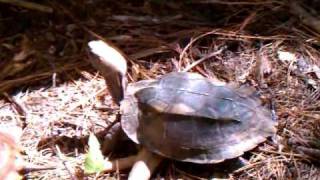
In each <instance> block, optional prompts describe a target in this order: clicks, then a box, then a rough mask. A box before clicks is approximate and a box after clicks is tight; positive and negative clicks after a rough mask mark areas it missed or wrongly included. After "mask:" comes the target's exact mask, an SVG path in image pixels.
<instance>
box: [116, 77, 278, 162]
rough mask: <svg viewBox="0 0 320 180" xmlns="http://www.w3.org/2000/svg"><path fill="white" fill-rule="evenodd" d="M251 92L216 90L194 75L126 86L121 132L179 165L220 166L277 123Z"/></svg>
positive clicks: (253, 144) (254, 143) (258, 140)
mask: <svg viewBox="0 0 320 180" xmlns="http://www.w3.org/2000/svg"><path fill="white" fill-rule="evenodd" d="M253 92H254V91H252V89H250V88H235V87H233V86H228V85H226V86H217V85H215V84H214V83H212V82H211V81H210V80H208V79H207V78H204V77H202V76H201V75H198V74H195V73H186V72H176V73H169V74H167V75H164V76H162V77H161V78H159V79H157V80H153V81H140V82H138V83H134V84H131V85H129V87H128V90H127V94H126V96H125V99H124V100H123V101H122V103H121V111H122V120H121V123H122V128H123V130H124V131H125V133H126V134H127V135H128V136H129V138H131V139H132V140H133V141H134V142H136V143H138V144H142V145H143V146H144V147H146V148H147V149H148V150H150V151H152V152H154V153H157V154H159V155H162V156H165V157H168V158H172V159H175V160H179V161H187V162H194V163H219V162H221V161H224V160H226V159H232V158H235V157H238V156H241V155H242V154H243V153H244V152H246V151H248V150H251V149H253V148H254V147H256V146H257V145H258V144H259V143H261V142H263V141H265V140H266V137H268V136H272V135H273V134H274V133H275V131H276V129H275V125H276V122H275V121H273V120H272V118H271V112H270V111H269V110H268V109H266V108H265V107H263V106H262V104H261V101H260V100H259V98H257V97H256V96H255V95H253V94H254V93H253Z"/></svg>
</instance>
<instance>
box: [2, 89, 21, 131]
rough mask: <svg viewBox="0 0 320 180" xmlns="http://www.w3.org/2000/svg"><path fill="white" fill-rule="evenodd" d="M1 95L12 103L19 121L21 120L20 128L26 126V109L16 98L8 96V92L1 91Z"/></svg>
mask: <svg viewBox="0 0 320 180" xmlns="http://www.w3.org/2000/svg"><path fill="white" fill-rule="evenodd" d="M3 96H4V97H5V98H6V99H7V100H8V101H9V102H10V103H11V104H12V105H13V108H14V110H15V111H16V113H18V114H19V116H18V117H19V118H20V121H21V122H22V129H24V128H25V127H26V126H27V123H26V118H27V111H26V110H25V109H26V108H25V107H24V106H23V105H22V104H21V103H20V102H18V101H17V100H15V99H14V98H12V97H11V96H9V94H8V93H3Z"/></svg>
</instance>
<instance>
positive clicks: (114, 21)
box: [0, 0, 320, 179]
mask: <svg viewBox="0 0 320 180" xmlns="http://www.w3.org/2000/svg"><path fill="white" fill-rule="evenodd" d="M44 2H47V3H43V4H42V6H41V7H38V6H36V7H35V6H28V7H21V6H20V5H13V4H8V3H2V2H1V1H0V94H1V96H0V127H1V128H0V139H1V140H2V142H7V141H4V140H3V139H4V137H2V136H3V133H1V132H6V134H9V136H12V137H13V138H14V139H15V141H16V143H17V144H16V147H19V151H20V157H21V159H22V160H23V162H24V165H23V169H24V170H25V172H24V174H23V177H26V178H30V179H81V178H84V179H86V178H89V179H91V178H96V177H95V176H94V175H92V176H86V177H80V176H81V174H82V173H81V171H82V168H83V162H84V156H85V152H86V151H87V141H88V135H89V133H90V132H93V133H95V134H96V135H97V136H98V138H99V139H100V140H103V137H104V135H105V134H106V133H107V132H106V131H107V129H108V127H109V126H110V124H112V122H113V121H114V120H115V115H116V112H117V111H118V108H117V106H116V105H114V104H113V103H112V101H111V97H110V96H109V94H108V92H107V91H106V87H105V82H104V80H103V78H102V77H101V76H100V75H99V73H98V72H97V71H96V70H95V69H94V68H92V67H91V65H90V63H89V62H88V61H87V60H88V47H87V43H88V41H90V40H94V39H107V40H109V41H112V42H113V43H114V44H115V45H116V46H117V47H118V48H119V49H121V50H122V51H123V52H124V53H126V54H127V55H128V57H129V58H130V62H129V76H128V77H129V80H130V82H136V81H139V80H141V79H151V78H156V77H158V76H160V75H163V74H166V73H168V72H172V71H180V70H186V69H188V70H189V71H190V72H197V73H200V74H202V75H203V76H205V77H208V78H210V79H214V78H217V79H219V80H221V81H225V82H237V83H239V84H244V83H246V84H250V85H251V86H253V87H255V88H256V89H257V90H259V92H260V93H261V95H262V98H263V99H264V100H266V101H268V102H270V104H271V107H272V109H273V110H274V111H275V115H276V117H277V121H278V126H277V129H278V131H277V136H276V137H273V138H270V139H268V140H267V141H266V142H265V143H262V144H260V145H259V146H258V147H257V148H255V149H253V150H252V151H250V152H248V153H246V154H245V156H244V158H245V159H247V160H248V161H249V164H248V165H246V166H244V167H242V168H240V169H237V170H235V171H233V172H230V173H227V175H228V178H229V179H320V165H319V159H320V14H317V13H316V12H320V11H319V10H320V5H319V3H317V1H306V2H307V3H304V2H303V1H294V2H293V1H292V2H291V1H290V2H291V4H290V3H288V2H286V1H276V0H265V1H216V0H214V1H187V2H183V1H165V0H163V1H157V0H145V1H140V0H139V1H125V0H119V1H109V0H79V1H44ZM198 60H200V61H199V63H198V64H196V65H193V64H192V63H193V62H196V61H198ZM0 145H1V144H0ZM128 146H129V147H131V146H132V143H130V142H128V143H126V144H124V145H123V147H122V148H119V149H117V150H115V151H114V152H112V153H111V154H107V155H106V157H110V158H112V157H121V156H124V155H127V154H133V153H134V152H133V151H132V150H131V149H132V148H127V147H128ZM128 149H129V150H128ZM1 150H2V149H1V148H0V154H1ZM12 162H14V161H13V160H12V159H11V160H8V161H7V165H6V166H8V167H9V165H8V163H9V164H11V165H12ZM222 164H223V163H222ZM219 166H221V165H208V166H200V165H195V164H187V163H178V162H174V161H171V160H166V161H165V162H164V163H162V164H161V166H160V167H159V168H158V169H157V171H156V172H155V174H154V176H153V177H154V178H161V177H163V178H165V179H179V178H180V179H208V178H213V177H214V174H215V173H214V172H216V171H219V168H216V167H219ZM0 167H1V159H0ZM10 167H12V166H10ZM42 168H43V169H42ZM9 169H10V168H9ZM220 169H221V167H220ZM2 173H3V172H2ZM0 174H1V173H0ZM127 174H128V171H120V172H114V173H106V174H100V175H99V177H98V179H100V178H101V179H102V178H110V179H126V177H127Z"/></svg>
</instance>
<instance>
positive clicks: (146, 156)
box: [104, 148, 163, 180]
mask: <svg viewBox="0 0 320 180" xmlns="http://www.w3.org/2000/svg"><path fill="white" fill-rule="evenodd" d="M162 159H163V158H162V157H160V156H158V155H156V154H153V153H151V152H150V151H148V150H146V149H145V148H142V149H141V150H140V152H139V153H138V154H137V155H134V156H129V157H126V158H121V159H117V160H113V161H107V162H106V164H107V166H106V168H105V169H104V172H112V171H116V170H123V169H127V168H129V167H131V166H132V169H131V171H130V174H129V178H128V179H129V180H148V179H149V178H150V177H151V175H152V174H153V172H154V170H155V169H156V167H157V166H158V165H159V164H160V162H161V160H162Z"/></svg>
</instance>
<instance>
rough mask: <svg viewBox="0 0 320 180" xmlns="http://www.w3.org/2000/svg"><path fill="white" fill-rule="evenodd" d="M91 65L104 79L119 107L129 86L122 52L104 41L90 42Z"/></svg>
mask: <svg viewBox="0 0 320 180" xmlns="http://www.w3.org/2000/svg"><path fill="white" fill-rule="evenodd" d="M88 46H89V48H90V50H91V54H92V57H91V58H90V63H91V64H92V66H93V67H94V68H96V69H97V70H98V71H99V72H100V73H101V75H102V76H103V77H104V79H105V81H106V84H107V87H108V90H109V92H110V94H111V96H112V99H113V101H114V102H115V103H117V104H118V105H119V104H120V101H121V100H122V99H123V97H124V92H125V89H126V85H127V80H126V73H127V62H126V59H125V57H124V55H123V54H122V53H121V52H120V50H118V49H116V48H115V47H113V46H112V45H110V44H108V43H106V42H104V41H102V40H97V41H90V42H89V43H88Z"/></svg>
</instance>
